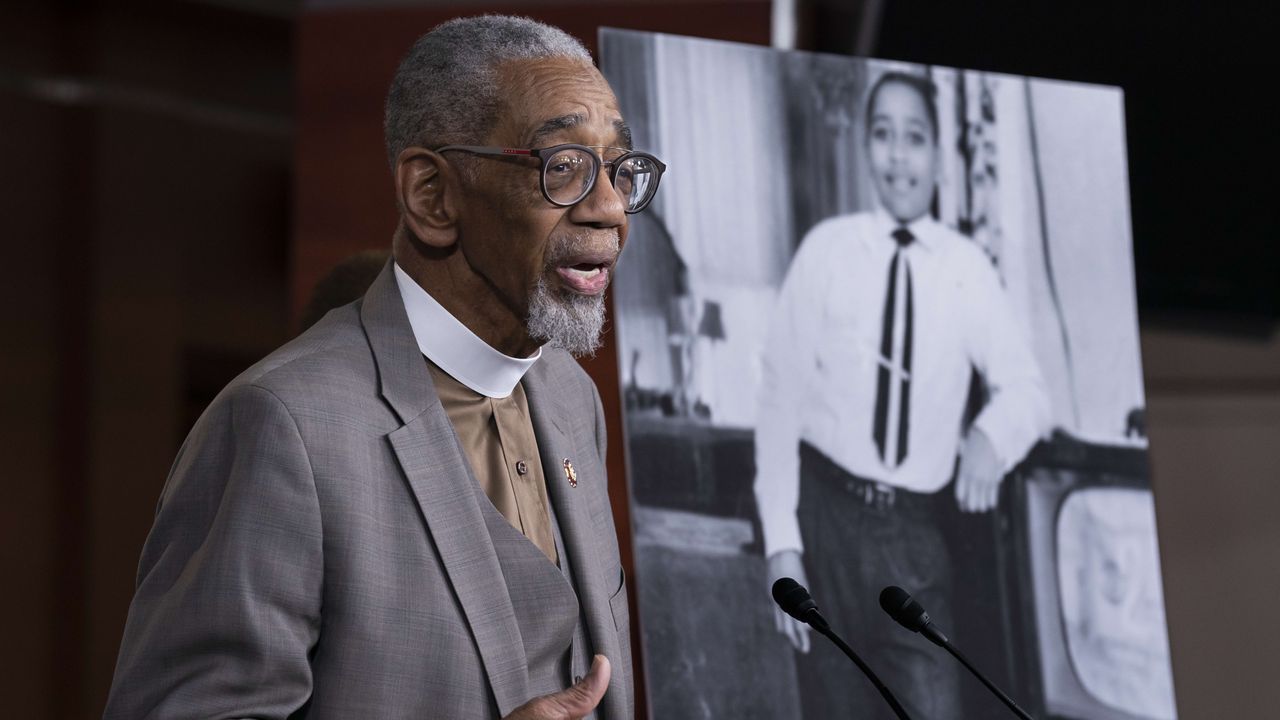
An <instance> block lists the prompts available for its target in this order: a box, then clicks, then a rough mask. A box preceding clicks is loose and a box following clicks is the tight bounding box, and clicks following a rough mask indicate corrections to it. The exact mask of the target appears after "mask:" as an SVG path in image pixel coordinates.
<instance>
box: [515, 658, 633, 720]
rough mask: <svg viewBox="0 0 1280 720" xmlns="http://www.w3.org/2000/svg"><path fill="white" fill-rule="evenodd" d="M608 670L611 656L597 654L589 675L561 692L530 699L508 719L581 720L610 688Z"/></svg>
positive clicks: (594, 707) (593, 708)
mask: <svg viewBox="0 0 1280 720" xmlns="http://www.w3.org/2000/svg"><path fill="white" fill-rule="evenodd" d="M609 673H610V669H609V659H608V658H606V657H605V656H603V655H596V656H595V659H594V660H592V661H591V670H590V671H589V672H588V673H587V675H586V677H584V678H582V679H581V680H579V681H578V682H576V683H574V684H573V685H571V686H570V687H568V688H566V689H564V690H561V691H560V692H557V693H551V694H550V695H543V696H542V697H537V698H534V699H532V700H530V701H529V702H527V703H525V704H524V705H521V706H520V707H518V708H516V709H515V711H514V712H512V713H511V714H510V715H508V716H507V717H506V720H580V718H582V717H584V716H585V715H586V714H587V713H589V712H591V711H592V710H595V709H596V706H597V705H599V704H600V699H601V698H603V697H604V691H605V690H607V689H608V688H609Z"/></svg>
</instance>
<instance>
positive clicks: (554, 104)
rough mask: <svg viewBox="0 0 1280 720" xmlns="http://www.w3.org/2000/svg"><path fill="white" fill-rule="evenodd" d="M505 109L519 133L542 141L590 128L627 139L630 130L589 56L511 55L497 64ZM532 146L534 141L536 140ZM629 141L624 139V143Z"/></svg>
mask: <svg viewBox="0 0 1280 720" xmlns="http://www.w3.org/2000/svg"><path fill="white" fill-rule="evenodd" d="M499 77H500V78H501V81H502V82H503V83H504V86H505V87H504V90H505V92H504V93H503V96H504V97H505V98H506V102H505V103H504V104H505V108H504V110H505V113H504V114H505V115H506V116H507V117H506V120H507V122H508V123H511V124H514V125H515V126H517V127H513V128H511V129H513V130H516V131H517V132H518V133H519V135H520V137H521V139H522V140H523V141H525V142H529V143H541V142H543V141H546V140H548V139H552V138H555V137H557V136H559V137H564V136H566V135H570V134H581V133H594V134H596V135H598V136H599V135H603V136H612V137H607V138H606V139H609V142H611V143H613V142H619V143H620V142H624V141H625V142H627V143H629V142H630V139H631V131H630V130H629V129H628V127H627V124H626V122H625V121H624V120H623V118H622V113H621V112H620V111H619V109H618V102H617V99H616V98H615V97H614V94H613V90H612V89H611V88H610V87H609V84H608V83H607V82H605V80H604V77H603V76H602V75H601V74H600V72H599V71H598V70H596V68H595V67H594V66H593V65H591V64H590V63H588V62H585V61H581V60H576V59H573V58H539V59H534V60H516V61H510V62H507V63H503V64H502V65H501V66H499ZM535 146H536V144H535ZM628 146H629V145H628Z"/></svg>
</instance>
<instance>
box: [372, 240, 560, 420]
mask: <svg viewBox="0 0 1280 720" xmlns="http://www.w3.org/2000/svg"><path fill="white" fill-rule="evenodd" d="M392 267H394V268H395V273H396V285H397V286H398V287H399V288H400V299H401V300H403V301H404V310H405V312H406V313H408V314H409V325H410V326H411V327H412V328H413V337H414V339H415V340H417V341H418V349H420V350H422V354H423V355H426V356H427V359H428V360H430V361H431V362H433V363H435V364H436V365H437V366H439V367H440V369H441V370H443V371H445V372H447V373H449V375H450V376H452V377H453V378H454V379H455V380H457V381H458V382H460V383H462V384H463V385H466V386H467V387H469V388H471V389H472V390H475V391H476V392H478V393H480V394H481V395H485V396H487V397H491V398H504V397H507V396H508V395H510V394H511V391H513V390H515V389H516V384H517V383H519V382H520V379H521V378H523V377H524V374H525V373H526V372H527V371H528V370H529V368H531V367H533V364H534V363H535V362H537V361H538V358H540V357H542V348H538V352H536V353H534V354H533V356H532V357H528V358H515V357H511V356H510V355H504V354H502V353H500V352H498V351H497V350H495V349H493V347H492V346H491V345H489V343H487V342H485V341H484V340H481V339H480V337H479V336H477V335H476V334H475V333H473V332H471V330H470V329H469V328H468V327H467V326H466V325H463V324H462V323H461V322H460V321H459V320H458V319H457V318H455V317H454V316H453V315H452V314H450V312H449V311H448V310H445V309H444V306H443V305H441V304H440V303H438V302H436V299H435V298H433V297H431V294H430V293H428V292H427V291H426V290H423V289H422V286H421V285H419V284H418V283H417V282H416V281H414V279H413V278H411V277H409V274H408V273H406V272H405V271H404V270H401V269H400V266H399V265H396V264H395V263H394V262H392Z"/></svg>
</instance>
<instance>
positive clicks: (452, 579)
mask: <svg viewBox="0 0 1280 720" xmlns="http://www.w3.org/2000/svg"><path fill="white" fill-rule="evenodd" d="M524 382H525V389H526V392H527V394H528V398H529V407H530V412H531V414H532V416H533V423H534V430H535V433H536V435H537V438H538V445H539V449H540V452H541V454H542V459H543V465H544V469H545V475H546V478H547V485H548V493H549V495H550V498H551V501H552V503H553V504H554V507H555V511H556V514H557V517H558V519H559V523H560V526H561V532H562V535H563V538H564V543H565V547H566V550H567V552H568V556H569V559H570V563H571V567H572V568H573V571H574V574H575V578H576V580H577V589H578V594H579V598H580V600H581V604H582V608H583V614H584V618H585V621H586V628H587V631H588V633H589V635H590V638H591V642H592V645H593V647H594V649H595V651H596V652H599V653H602V654H604V655H605V656H607V657H608V658H609V660H610V661H611V663H612V665H613V676H612V678H611V679H610V682H609V690H608V692H607V693H606V695H605V697H604V700H603V701H602V703H601V708H600V710H599V711H598V712H599V713H600V716H601V717H602V718H607V719H608V720H618V719H625V718H631V717H632V713H633V710H632V708H633V705H632V667H631V649H630V640H629V628H628V622H629V621H628V609H627V600H626V591H625V588H624V586H623V585H624V583H623V576H622V567H621V563H620V560H619V555H618V545H617V537H616V534H615V531H614V525H613V518H612V515H611V512H610V506H609V500H608V497H607V495H606V484H605V462H604V454H605V428H604V420H603V415H602V411H601V408H600V400H599V396H598V394H597V393H596V389H595V386H594V385H593V384H592V382H591V380H590V379H589V378H588V377H587V375H586V373H584V372H583V371H582V370H581V368H580V367H579V366H578V365H577V363H576V362H574V361H573V359H572V358H570V357H569V356H568V355H567V354H566V353H564V352H562V351H558V350H556V351H551V350H548V351H544V353H543V357H542V359H541V360H539V361H538V363H537V364H536V365H535V366H534V367H533V369H532V370H530V371H529V373H528V374H527V375H526V376H525V381H524ZM565 458H569V459H570V460H571V461H572V463H573V465H574V467H575V468H576V470H577V476H578V485H577V487H571V486H570V484H569V482H568V481H567V479H566V478H565V471H564V468H563V462H564V459H565ZM479 497H480V498H483V496H482V495H481V496H479ZM527 685H528V671H527V662H526V659H525V655H524V650H523V645H522V642H521V638H520V634H519V629H518V627H517V624H516V617H515V614H514V612H513V609H512V604H511V598H510V595H509V594H508V590H507V586H506V584H505V583H504V580H503V577H502V574H501V570H500V567H499V563H498V558H497V556H496V555H495V552H494V548H493V544H492V542H491V541H490V538H489V535H488V532H487V531H486V529H485V523H484V520H483V518H482V516H481V510H480V505H479V504H478V497H477V493H476V492H475V480H474V478H473V477H472V475H471V471H470V468H469V466H468V464H467V461H466V460H465V458H464V455H463V452H462V450H461V448H460V446H459V444H458V441H457V438H456V436H455V435H454V432H453V428H452V426H451V425H450V423H449V419H448V417H447V416H446V415H445V411H444V409H443V408H442V407H441V405H440V401H439V400H438V399H437V397H436V393H435V389H434V387H433V386H432V383H431V378H430V375H429V373H428V371H427V368H426V366H425V363H424V362H423V358H422V353H421V352H420V351H419V349H418V346H417V344H416V342H415V341H414V337H413V332H412V330H411V329H410V326H409V321H408V317H407V316H406V314H405V311H404V306H403V304H402V302H401V299H400V295H399V291H398V289H397V288H396V284H395V279H394V277H393V276H392V274H391V271H390V266H389V265H388V267H387V268H386V269H384V271H383V273H382V274H381V275H380V276H379V277H378V279H377V280H376V281H375V282H374V284H373V286H372V287H371V288H370V290H369V292H368V294H367V295H366V296H365V297H364V299H363V300H362V301H360V302H357V303H355V304H352V305H348V306H346V307H343V308H340V309H338V310H335V311H333V312H331V313H330V314H329V315H328V316H327V317H325V319H324V320H322V321H321V322H320V323H318V324H317V325H316V326H314V327H313V328H312V329H311V330H309V331H308V332H306V333H304V334H303V335H302V336H300V337H298V338H297V339H296V340H294V341H293V342H291V343H289V344H287V345H285V346H284V347H282V348H280V349H279V350H277V351H276V352H274V353H272V354H271V355H270V356H268V357H267V358H266V359H264V360H263V361H262V362H260V363H258V364H257V365H255V366H253V367H252V368H250V369H249V370H247V371H246V372H245V373H244V374H242V375H241V376H240V377H239V378H237V379H236V380H234V381H233V382H232V383H231V384H230V385H229V386H228V387H227V388H226V389H225V390H224V391H223V392H222V393H221V394H220V395H219V396H218V398H217V399H216V400H214V402H213V403H212V404H211V405H210V407H209V409H208V410H207V411H206V412H205V413H204V415H203V416H202V417H201V418H200V420H199V422H198V423H196V426H195V428H194V429H193V430H192V431H191V434H190V436H188V438H187V440H186V442H185V443H184V444H183V446H182V449H181V451H180V452H179V454H178V458H177V460H176V461H175V463H174V466H173V469H172V470H171V472H170V475H169V479H168V482H167V483H166V485H165V489H164V492H163V495H162V497H161V500H160V505H159V509H158V511H157V514H156V519H155V525H154V527H153V528H152V530H151V534H150V536H149V537H148V538H147V542H146V545H145V547H144V549H143V552H142V559H141V562H140V566H139V570H138V586H137V592H136V594H135V596H134V599H133V604H132V606H131V607H130V609H129V618H128V622H127V625H126V627H125V633H124V640H123V642H122V644H121V647H120V654H119V658H118V661H117V665H116V674H115V680H114V682H113V685H112V688H111V696H110V699H109V701H108V705H107V711H106V716H107V717H111V718H130V719H133V718H215V717H216V718H239V717H253V718H285V717H307V718H357V717H376V718H448V719H450V720H466V719H469V718H493V717H499V716H502V715H505V714H507V713H509V712H511V711H512V710H513V709H515V708H516V707H517V706H519V705H521V704H522V703H524V702H526V701H527V700H529V699H530V694H529V691H528V689H527Z"/></svg>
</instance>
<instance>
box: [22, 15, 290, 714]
mask: <svg viewBox="0 0 1280 720" xmlns="http://www.w3.org/2000/svg"><path fill="white" fill-rule="evenodd" d="M290 44H291V27H290V24H289V23H288V21H286V20H283V19H280V18H276V17H270V16H261V15H254V14H247V13H239V12H229V11H223V10H219V9H216V8H210V7H203V6H199V5H194V4H189V3H142V2H133V3H122V2H98V3H93V2H55V3H44V4H35V3H29V4H13V3H7V4H5V5H4V6H3V7H2V8H0V158H2V160H3V161H2V162H0V178H3V180H2V181H0V218H3V231H2V232H3V235H4V237H5V243H4V256H3V258H4V262H3V263H2V264H0V288H3V290H0V292H3V293H4V306H5V307H6V308H7V311H6V312H5V313H4V314H3V319H2V320H0V323H2V325H0V334H2V335H3V336H4V337H5V338H6V340H5V341H4V343H3V346H4V352H3V360H2V361H0V363H2V364H0V388H2V390H0V393H2V395H3V400H2V401H0V436H2V437H3V444H2V446H3V447H4V449H5V455H6V462H5V465H4V470H3V471H2V472H0V476H2V477H3V478H4V483H3V492H4V501H3V502H2V503H0V553H2V555H0V557H2V558H3V560H2V561H0V562H3V565H2V566H0V567H2V570H0V572H3V574H4V576H5V578H6V579H7V580H8V582H7V583H6V584H7V586H8V589H7V590H6V592H5V593H3V595H2V596H0V615H2V616H3V617H4V618H5V623H4V625H5V628H6V632H5V643H4V648H3V650H2V651H0V703H2V704H0V708H3V711H4V714H6V715H15V716H26V717H50V718H83V717H92V716H94V715H100V714H101V711H102V704H103V702H104V701H105V698H106V691H107V688H108V686H109V684H110V680H111V674H112V671H113V669H114V666H115V657H116V649H117V647H118V645H119V641H120V633H121V630H122V628H123V626H124V619H125V614H126V611H127V608H128V603H129V600H130V598H131V597H132V594H133V582H134V574H135V569H136V567H137V562H138V554H139V550H140V548H141V546H142V541H143V539H144V538H145V536H146V533H147V530H148V528H149V527H150V525H151V516H152V512H153V509H154V507H155V501H156V499H157V498H158V496H159V493H160V488H161V485H162V484H163V483H164V478H165V474H166V472H167V470H168V467H169V464H170V462H172V460H173V457H174V454H175V453H176V451H177V448H178V445H179V444H180V443H181V441H182V438H183V436H184V435H185V434H186V432H187V429H188V428H189V427H190V425H191V423H192V422H193V421H194V419H195V416H196V415H197V414H198V413H199V412H200V411H201V410H202V409H203V407H204V405H205V404H206V403H207V402H208V401H209V400H210V399H211V398H212V395H213V393H215V392H216V391H217V389H218V388H220V387H221V386H222V385H223V384H224V383H226V382H227V381H228V380H230V379H231V378H232V377H233V376H234V375H235V374H236V373H238V372H239V371H240V370H242V369H244V368H245V367H247V366H248V365H249V364H250V363H251V362H253V361H254V360H255V359H256V358H258V357H260V356H261V355H263V354H264V353H266V352H268V351H269V350H270V349H271V348H273V347H274V346H275V345H277V344H279V343H280V342H282V341H283V340H284V339H285V338H286V337H287V335H288V328H287V320H288V308H289V306H288V298H287V294H286V288H287V278H286V264H285V258H286V252H287V246H288V237H289V228H288V202H287V198H288V193H289V160H290V150H291V142H290V139H291V135H292V122H291V118H290V113H291V96H290V93H289V87H290V83H291V75H290V73H291V61H292V56H291V52H290Z"/></svg>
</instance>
